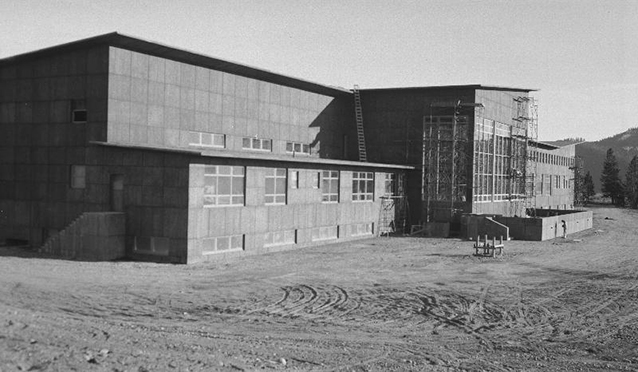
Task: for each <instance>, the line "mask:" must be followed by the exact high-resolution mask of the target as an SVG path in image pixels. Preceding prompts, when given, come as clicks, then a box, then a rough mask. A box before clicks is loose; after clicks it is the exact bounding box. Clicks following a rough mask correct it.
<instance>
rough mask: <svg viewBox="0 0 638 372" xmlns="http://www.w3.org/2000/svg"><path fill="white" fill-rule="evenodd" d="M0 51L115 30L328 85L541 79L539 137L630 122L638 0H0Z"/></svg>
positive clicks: (636, 86) (589, 135)
mask: <svg viewBox="0 0 638 372" xmlns="http://www.w3.org/2000/svg"><path fill="white" fill-rule="evenodd" d="M0 9H1V10H0V58H4V57H8V56H11V55H15V54H20V53H25V52H29V51H32V50H36V49H40V48H44V47H48V46H53V45H56V44H61V43H66V42H70V41H74V40H78V39H82V38H86V37H91V36H96V35H100V34H104V33H108V32H113V31H118V32H121V33H125V34H129V35H131V36H135V37H139V38H142V39H146V40H150V41H156V42H159V43H162V44H167V45H169V46H173V47H177V48H181V49H186V50H190V51H193V52H197V53H201V54H205V55H210V56H214V57H217V58H221V59H226V60H230V61H234V62H239V63H243V64H247V65H251V66H254V67H259V68H263V69H267V70H271V71H274V72H279V73H282V74H285V75H290V76H295V77H299V78H302V79H306V80H311V81H316V82H318V83H322V84H327V85H337V86H342V87H346V88H351V87H352V85H353V84H359V86H360V87H361V88H362V89H365V88H378V87H403V86H429V85H456V84H484V85H497V86H508V87H522V88H534V89H539V91H538V92H535V93H534V96H535V97H536V98H537V99H538V101H539V128H540V129H539V132H540V136H539V139H541V140H556V139H562V138H565V137H584V138H585V139H587V140H589V141H594V140H598V139H601V138H604V137H608V136H611V135H614V134H617V133H620V132H622V131H625V130H626V129H628V128H630V127H636V126H638V1H636V0H599V1H593V0H534V1H524V0H520V1H519V0H414V1H411V0H367V1H364V0H314V1H310V0H261V1H258V0H179V1H177V0H0Z"/></svg>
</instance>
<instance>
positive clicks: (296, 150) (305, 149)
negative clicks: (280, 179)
mask: <svg viewBox="0 0 638 372" xmlns="http://www.w3.org/2000/svg"><path fill="white" fill-rule="evenodd" d="M286 152H287V153H291V154H306V155H310V145H308V144H306V143H298V142H286Z"/></svg>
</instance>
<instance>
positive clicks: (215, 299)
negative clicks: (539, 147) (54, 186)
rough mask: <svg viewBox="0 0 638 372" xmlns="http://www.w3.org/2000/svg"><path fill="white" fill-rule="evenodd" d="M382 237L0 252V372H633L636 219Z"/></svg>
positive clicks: (602, 213) (613, 213)
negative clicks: (182, 250) (205, 257)
mask: <svg viewBox="0 0 638 372" xmlns="http://www.w3.org/2000/svg"><path fill="white" fill-rule="evenodd" d="M472 244H473V243H472V242H467V241H461V240H456V239H426V238H378V239H369V240H365V241H358V242H354V243H346V244H335V245H329V246H324V247H318V248H307V249H300V250H296V251H288V252H280V253H272V254H266V255H260V256H251V257H244V258H238V259H230V260H226V261H224V262H219V263H214V264H201V265H192V266H176V265H160V264H151V263H137V262H100V263H89V262H73V261H63V260H52V259H43V258H37V257H36V255H35V254H32V253H30V252H29V251H25V250H24V249H23V248H22V249H21V248H10V247H4V248H0V371H3V372H4V371H16V370H17V371H19V370H22V371H27V370H29V371H164V370H167V371H170V370H175V371H211V370H212V371H217V370H219V371H238V370H245V371H251V370H261V369H266V370H286V369H287V370H309V371H326V370H328V371H333V370H341V371H405V370H414V371H464V370H465V371H481V370H485V371H578V370H582V371H622V370H629V371H637V370H638V289H637V287H638V278H637V276H638V247H637V245H638V213H636V212H635V211H629V210H619V209H607V208H595V209H594V228H593V229H592V230H589V231H586V232H582V233H579V234H574V235H572V236H569V237H568V238H567V239H562V238H559V239H555V240H553V241H547V242H542V243H538V242H519V241H510V242H507V243H506V253H505V255H504V257H502V258H496V259H493V258H478V257H474V256H473V255H472V253H473V249H472V248H471V247H472Z"/></svg>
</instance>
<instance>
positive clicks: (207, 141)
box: [188, 132, 226, 148]
mask: <svg viewBox="0 0 638 372" xmlns="http://www.w3.org/2000/svg"><path fill="white" fill-rule="evenodd" d="M188 145H189V146H202V147H220V148H224V147H226V136H225V135H223V134H217V133H204V132H189V133H188Z"/></svg>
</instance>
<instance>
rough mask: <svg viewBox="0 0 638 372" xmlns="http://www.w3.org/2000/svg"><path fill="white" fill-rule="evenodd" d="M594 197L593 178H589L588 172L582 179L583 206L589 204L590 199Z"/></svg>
mask: <svg viewBox="0 0 638 372" xmlns="http://www.w3.org/2000/svg"><path fill="white" fill-rule="evenodd" d="M594 195H596V188H595V187H594V178H593V177H592V176H591V173H589V171H588V172H587V174H585V178H584V179H583V203H584V204H585V205H587V204H589V202H590V201H591V198H593V197H594Z"/></svg>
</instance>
